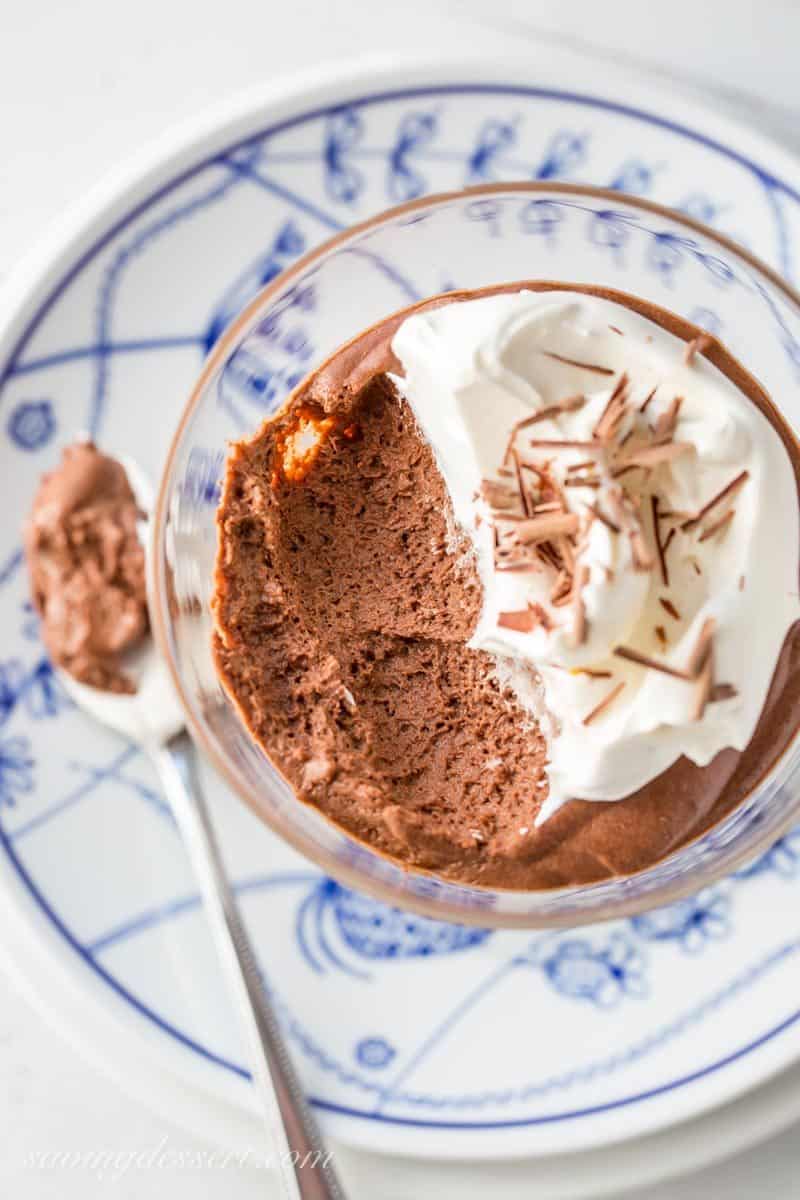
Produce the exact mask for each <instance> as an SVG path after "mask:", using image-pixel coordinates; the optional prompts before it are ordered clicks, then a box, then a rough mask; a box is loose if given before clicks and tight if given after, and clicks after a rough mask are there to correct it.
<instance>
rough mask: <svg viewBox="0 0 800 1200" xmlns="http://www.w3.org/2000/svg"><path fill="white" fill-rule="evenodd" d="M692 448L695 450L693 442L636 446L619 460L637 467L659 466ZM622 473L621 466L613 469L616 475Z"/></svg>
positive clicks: (613, 473)
mask: <svg viewBox="0 0 800 1200" xmlns="http://www.w3.org/2000/svg"><path fill="white" fill-rule="evenodd" d="M690 450H694V446H693V445H692V443H691V442H660V443H658V444H655V445H650V446H636V447H634V449H632V450H628V451H627V452H626V453H625V454H624V455H620V458H619V462H620V463H625V464H632V465H634V466H637V467H657V466H660V465H661V463H666V462H673V460H674V459H676V458H680V456H681V455H682V454H687V453H688V452H689V451H690ZM621 474H622V470H620V469H619V468H617V469H616V470H614V471H612V475H614V476H617V475H621Z"/></svg>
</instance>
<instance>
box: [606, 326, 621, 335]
mask: <svg viewBox="0 0 800 1200" xmlns="http://www.w3.org/2000/svg"><path fill="white" fill-rule="evenodd" d="M608 328H609V329H610V330H611V332H612V333H618V334H619V336H620V337H625V334H624V333H623V332H622V330H621V329H618V328H617V326H616V325H609V327H608Z"/></svg>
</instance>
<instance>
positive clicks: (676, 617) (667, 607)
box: [658, 596, 681, 621]
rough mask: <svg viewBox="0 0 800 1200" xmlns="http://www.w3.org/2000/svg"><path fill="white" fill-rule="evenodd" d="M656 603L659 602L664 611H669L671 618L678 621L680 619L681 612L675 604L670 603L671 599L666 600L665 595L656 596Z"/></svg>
mask: <svg viewBox="0 0 800 1200" xmlns="http://www.w3.org/2000/svg"><path fill="white" fill-rule="evenodd" d="M658 603H659V604H660V605H661V607H662V608H663V609H664V612H667V613H669V615H670V616H671V617H672V618H673V619H674V620H675V621H680V619H681V614H680V613H679V612H678V610H677V608H676V607H675V605H674V604H673V603H672V601H671V600H668V599H667V598H666V596H659V597H658Z"/></svg>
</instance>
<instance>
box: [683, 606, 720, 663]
mask: <svg viewBox="0 0 800 1200" xmlns="http://www.w3.org/2000/svg"><path fill="white" fill-rule="evenodd" d="M716 628H717V623H716V621H715V620H714V618H713V617H706V619H705V621H704V622H703V624H702V627H701V629H700V632H699V634H698V635H697V641H696V642H695V644H694V649H693V650H692V653H691V655H690V657H689V663H688V666H687V668H686V669H687V671H688V672H689V674H690V675H691V676H692V677H696V676H697V675H699V674H700V671H701V670H702V669H703V666H704V665H705V662H706V659H707V658H708V657H709V655H710V653H711V646H712V643H713V641H714V633H715V631H716Z"/></svg>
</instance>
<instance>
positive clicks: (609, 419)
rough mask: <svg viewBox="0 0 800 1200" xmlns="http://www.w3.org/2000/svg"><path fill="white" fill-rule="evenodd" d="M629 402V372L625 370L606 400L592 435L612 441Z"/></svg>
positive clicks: (598, 438) (602, 440) (605, 440)
mask: <svg viewBox="0 0 800 1200" xmlns="http://www.w3.org/2000/svg"><path fill="white" fill-rule="evenodd" d="M627 404H628V374H627V371H623V372H622V374H621V375H620V377H619V379H618V380H617V383H616V386H615V388H614V390H613V392H612V393H611V395H610V396H609V398H608V400H607V401H606V406H605V408H604V409H603V411H602V412H601V414H600V416H599V417H598V419H597V422H596V423H595V427H594V429H593V430H592V437H593V438H595V439H596V440H597V441H599V442H607V441H610V440H611V438H612V437H613V436H614V434H615V433H616V432H617V430H618V429H619V426H620V422H621V421H622V418H623V417H624V415H625V410H626V408H627Z"/></svg>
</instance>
